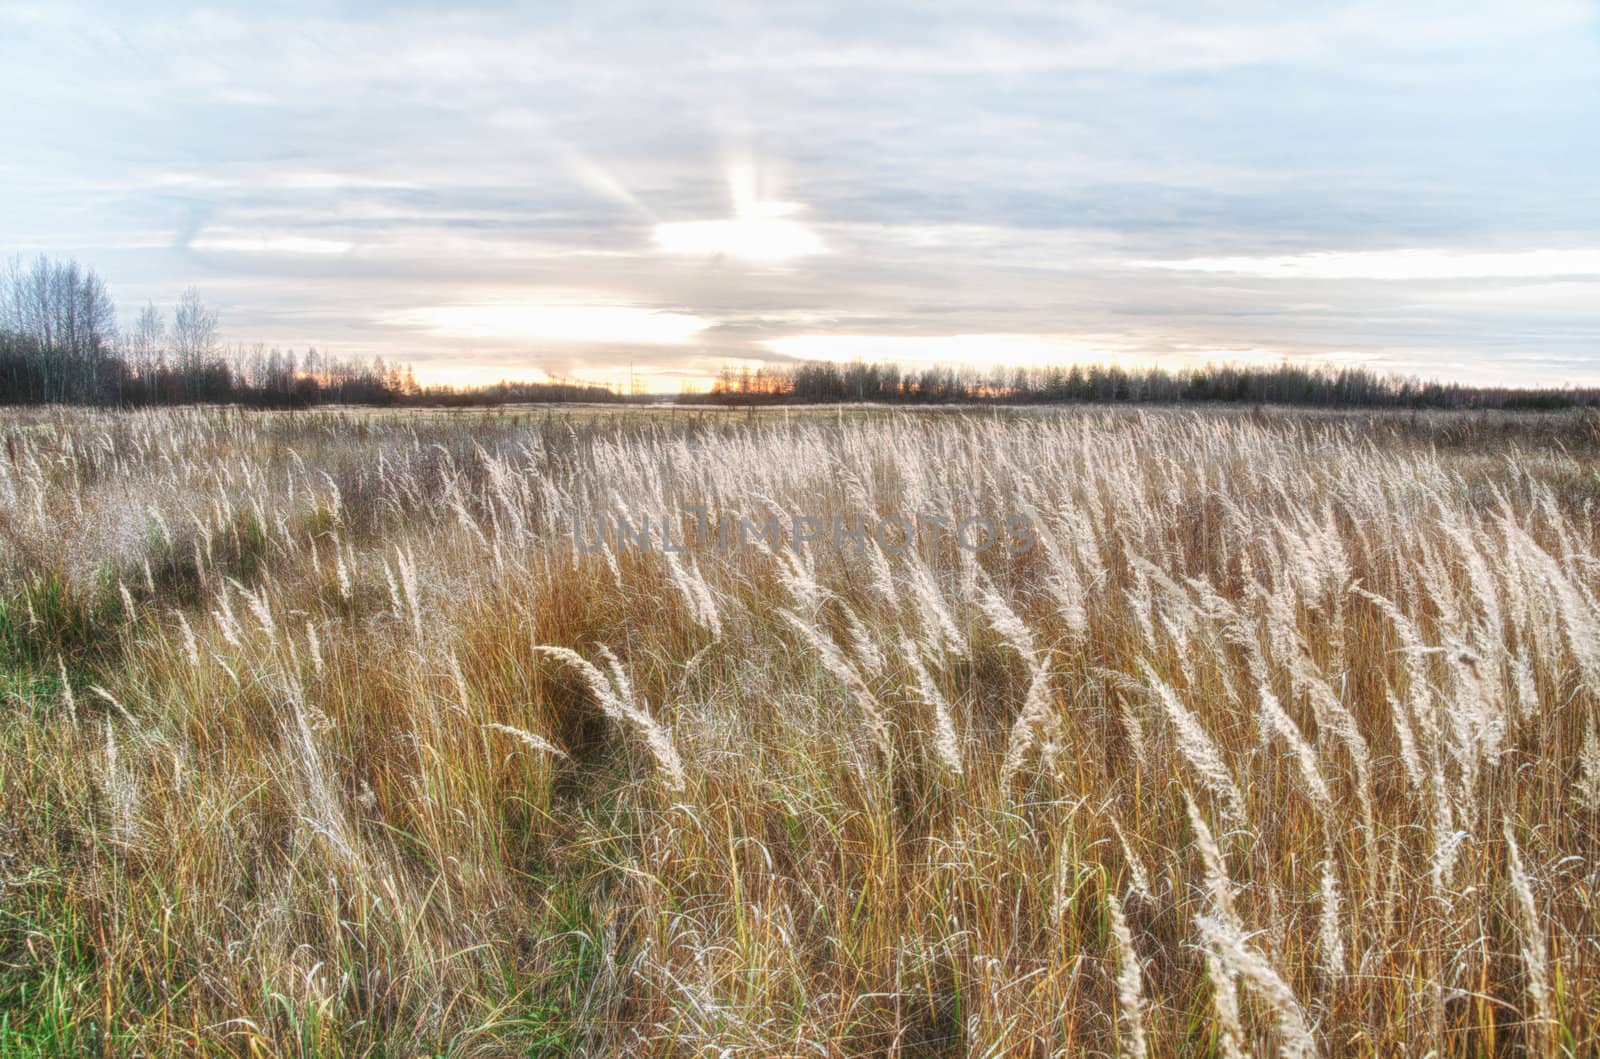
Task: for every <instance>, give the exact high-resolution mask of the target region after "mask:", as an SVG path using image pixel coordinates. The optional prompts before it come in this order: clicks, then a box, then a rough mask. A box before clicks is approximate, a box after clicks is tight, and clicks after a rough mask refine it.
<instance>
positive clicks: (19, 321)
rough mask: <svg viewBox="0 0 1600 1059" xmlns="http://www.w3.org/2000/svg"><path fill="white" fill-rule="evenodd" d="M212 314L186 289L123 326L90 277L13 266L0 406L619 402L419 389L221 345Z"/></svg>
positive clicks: (366, 371)
mask: <svg viewBox="0 0 1600 1059" xmlns="http://www.w3.org/2000/svg"><path fill="white" fill-rule="evenodd" d="M218 324H219V321H218V316H217V313H216V312H215V311H214V310H212V309H210V308H208V307H207V306H206V304H205V302H204V300H203V299H202V298H201V297H200V293H199V292H198V291H197V290H195V289H194V288H192V287H191V288H189V289H188V290H186V291H185V292H184V293H183V296H182V297H181V298H180V299H179V300H178V303H177V306H176V307H175V308H174V309H173V311H172V313H171V316H170V318H169V317H168V315H167V314H166V313H164V312H162V310H161V309H159V308H157V307H156V306H155V305H154V304H147V305H146V306H145V307H144V308H143V309H142V310H140V312H139V314H138V316H137V317H136V318H135V320H134V322H133V325H132V326H131V327H129V328H126V329H122V328H119V327H118V325H117V314H116V307H115V305H114V304H113V303H112V300H111V296H110V294H109V293H108V291H107V289H106V285H105V283H104V282H103V281H102V280H101V279H100V277H99V276H98V275H97V274H96V273H95V271H94V270H93V269H84V268H82V267H80V266H79V265H78V263H77V262H76V261H65V262H62V261H52V260H51V259H49V258H47V257H44V256H40V257H38V258H37V259H35V260H33V261H31V262H23V261H22V260H20V259H13V260H12V261H11V262H10V263H9V264H8V265H7V266H6V267H5V268H4V269H3V270H0V404H54V403H67V404H96V405H113V406H134V407H137V406H142V405H157V404H190V403H237V404H246V405H254V406H258V407H272V408H303V407H309V406H311V405H317V404H330V403H332V404H376V405H394V404H444V405H467V404H499V403H507V402H513V401H597V400H599V401H605V400H618V399H619V398H618V396H617V395H616V394H615V393H613V392H612V391H611V390H609V389H607V388H605V387H601V386H589V385H583V384H577V383H566V382H555V383H500V384H498V385H496V386H489V387H480V388H476V389H472V390H456V389H452V388H449V387H424V386H419V385H418V384H417V381H416V377H415V375H414V374H413V372H412V370H411V368H410V367H408V366H405V365H396V364H386V363H385V362H384V360H383V358H381V357H374V358H372V359H370V360H368V359H364V358H358V357H338V356H333V355H331V354H326V353H318V352H317V350H316V349H309V350H307V351H306V352H305V353H304V354H297V353H296V352H295V351H293V350H282V349H276V348H272V349H269V348H267V347H266V346H265V345H264V344H261V343H257V344H254V345H248V346H233V347H228V346H225V345H224V344H223V343H222V341H221V338H220V331H219V326H218Z"/></svg>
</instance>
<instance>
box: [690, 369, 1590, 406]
mask: <svg viewBox="0 0 1600 1059" xmlns="http://www.w3.org/2000/svg"><path fill="white" fill-rule="evenodd" d="M686 399H688V400H696V401H710V402H712V403H717V404H730V405H740V406H743V405H750V404H779V403H797V404H809V403H835V402H841V401H872V402H881V403H885V404H940V403H954V402H964V403H1004V404H1046V403H1067V402H1093V403H1122V402H1148V403H1163V404H1174V403H1183V402H1230V403H1258V404H1284V405H1306V406H1313V407H1320V408H1357V407H1359V408H1444V409H1475V408H1476V409H1507V410H1516V409H1522V410H1555V409H1561V408H1576V407H1597V406H1600V389H1593V388H1589V389H1579V388H1575V387H1567V388H1544V389H1523V388H1510V387H1479V386H1462V385H1458V384H1455V383H1440V382H1424V381H1421V380H1418V379H1413V378H1401V377H1395V376H1390V375H1385V374H1381V373H1379V372H1375V371H1370V370H1367V369H1365V368H1359V367H1350V368H1332V367H1323V366H1318V367H1303V366H1300V365H1296V364H1289V363H1284V364H1278V365H1274V366H1271V367H1234V366H1205V367H1197V368H1189V369H1184V370H1177V371H1174V370H1169V369H1166V368H1159V367H1151V368H1142V369H1128V368H1121V367H1116V366H1108V365H1087V366H1084V365H1071V366H1049V367H1039V368H1021V369H1006V368H996V369H990V370H981V369H976V368H962V367H929V368H924V369H922V370H920V371H904V370H902V369H901V368H899V367H897V366H896V365H893V364H877V363H869V362H863V361H857V362H855V363H848V364H842V363H832V362H817V361H807V362H804V363H798V364H788V365H776V366H770V367H761V368H757V369H755V370H751V369H749V368H742V369H739V370H734V369H732V368H727V369H724V370H723V372H722V373H721V374H720V375H719V376H718V378H717V380H716V382H715V383H713V385H712V388H711V392H710V393H709V394H706V395H698V396H695V397H691V398H686Z"/></svg>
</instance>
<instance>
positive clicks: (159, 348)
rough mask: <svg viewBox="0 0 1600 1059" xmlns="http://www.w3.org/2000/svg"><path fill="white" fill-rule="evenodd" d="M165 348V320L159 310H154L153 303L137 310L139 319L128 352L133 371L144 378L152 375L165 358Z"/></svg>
mask: <svg viewBox="0 0 1600 1059" xmlns="http://www.w3.org/2000/svg"><path fill="white" fill-rule="evenodd" d="M166 347H167V321H166V318H165V317H163V316H162V315H161V310H160V309H157V308H156V305H155V302H148V303H146V304H145V307H144V308H143V309H140V310H139V319H138V320H137V321H136V322H135V323H134V325H133V339H132V343H131V345H130V349H129V352H130V354H131V356H132V360H133V366H134V370H135V371H137V372H138V373H139V374H140V375H142V376H146V377H148V376H150V375H152V374H154V373H155V371H156V369H157V368H159V367H160V366H161V362H162V360H163V359H164V358H165V357H166V352H167V349H166Z"/></svg>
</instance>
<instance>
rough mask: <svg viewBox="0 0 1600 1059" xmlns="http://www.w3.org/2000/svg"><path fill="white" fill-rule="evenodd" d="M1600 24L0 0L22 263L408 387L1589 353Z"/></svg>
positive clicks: (1297, 6)
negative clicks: (626, 374) (948, 367)
mask: <svg viewBox="0 0 1600 1059" xmlns="http://www.w3.org/2000/svg"><path fill="white" fill-rule="evenodd" d="M1596 17H1597V12H1596V10H1595V8H1594V6H1593V4H1592V3H1591V2H1587V0H1530V2H1529V3H1527V4H1525V5H1522V6H1521V7H1519V8H1518V9H1517V10H1516V11H1511V10H1510V9H1508V8H1506V7H1505V6H1504V5H1503V4H1501V3H1498V2H1495V0H1458V2H1456V3H1449V4H1446V3H1444V2H1443V0H1422V2H1421V3H1418V4H1413V5H1407V6H1404V7H1403V8H1396V7H1395V6H1394V5H1389V4H1380V3H1378V2H1377V0H1336V2H1334V3H1332V4H1322V3H1317V4H1313V3H1310V2H1293V0H1291V2H1288V3H1268V2H1266V0H1245V2H1244V3H1240V4H1231V5H1226V10H1220V9H1214V8H1205V9H1201V8H1195V7H1193V6H1192V5H1184V4H1180V3H1177V2H1176V0H1140V2H1137V3H1133V4H1117V5H1113V4H1098V3H1086V4H1059V3H1055V2H1050V0H1013V2H1008V3H1004V4H998V5H997V4H994V3H976V2H955V3H950V4H939V5H935V6H933V7H929V6H928V5H921V4H911V3H899V2H884V3H873V4H866V5H860V4H855V5H834V4H826V3H825V4H818V5H801V6H798V7H797V6H793V5H790V6H787V7H784V6H774V5H747V4H736V3H722V2H714V0H706V2H694V0H690V2H686V3H684V4H680V5H676V6H675V7H674V8H673V16H672V18H671V19H663V18H661V17H660V16H659V12H658V11H657V10H656V9H655V8H653V7H651V6H647V5H645V4H643V3H640V2H630V0H622V2H620V3H618V4H615V5H612V6H610V7H608V8H607V9H606V10H605V12H604V13H583V12H579V13H576V14H574V13H572V12H558V11H556V10H555V9H554V8H550V7H548V6H543V7H541V6H539V5H533V6H531V7H524V8H520V9H519V8H514V7H511V6H503V5H499V4H493V3H481V4H479V3H467V4H463V5H454V6H452V7H451V8H450V9H449V10H448V11H446V10H443V9H442V8H435V7H434V6H432V5H430V4H427V3H408V4H404V5H400V6H398V7H393V6H390V7H381V6H378V5H368V4H360V5H355V6H344V7H339V8H337V9H335V8H326V7H322V8H312V7H307V6H299V7H291V8H288V9H274V10H262V9H259V8H258V7H253V6H246V5H243V4H228V3H219V4H213V5H210V6H208V8H206V9H205V10H202V11H194V12H188V13H178V14H172V13H169V12H167V11H166V10H165V9H161V8H158V7H157V6H156V5H153V4H149V3H145V2H140V0H134V2H132V3H129V4H127V5H122V6H119V7H117V8H116V9H115V10H112V9H99V8H90V7H88V6H76V5H74V4H73V3H72V0H63V2H62V3H60V4H51V5H48V6H45V5H32V6H29V5H17V4H10V5H5V4H0V19H4V20H5V26H6V30H7V32H6V33H3V34H0V98H5V99H8V100H13V101H15V103H16V105H14V106H10V107H7V108H5V113H4V116H3V117H0V131H3V132H4V134H5V136H6V142H7V144H8V148H7V156H6V158H5V159H4V160H0V166H3V167H4V173H5V182H6V185H7V190H8V194H7V195H6V196H5V197H3V198H0V232H4V233H6V236H5V237H6V239H7V245H5V246H3V247H0V254H3V253H5V252H12V251H22V250H28V251H30V252H31V251H33V250H43V251H47V252H50V253H54V254H58V255H61V256H70V255H77V256H78V257H79V258H80V259H82V260H85V261H86V262H87V263H90V264H94V265H95V266H97V267H98V268H99V269H100V271H101V272H102V274H103V275H104V277H105V278H106V280H107V282H108V284H109V285H110V287H111V289H112V291H113V293H114V294H115V295H116V296H117V297H118V298H120V299H123V302H122V304H123V306H124V308H125V310H126V311H127V312H128V313H129V314H131V313H132V312H134V311H136V310H137V307H138V306H139V305H141V304H142V303H143V302H144V300H145V299H146V298H153V299H155V300H156V301H157V302H158V303H163V302H170V301H171V299H172V298H173V297H175V296H176V293H177V292H178V291H181V290H182V289H183V288H184V287H185V286H187V285H189V284H191V283H193V284H197V285H199V286H200V288H201V290H202V292H203V294H204V295H205V296H206V297H207V299H208V301H210V302H211V303H212V304H213V305H215V306H216V307H217V308H218V309H219V310H221V313H222V320H223V326H224V329H225V331H226V334H227V335H228V337H229V338H230V339H233V340H240V341H256V340H261V341H265V342H268V343H282V344H291V343H293V344H296V345H299V346H303V345H305V344H307V343H308V342H314V343H315V344H317V346H318V347H319V348H331V349H336V350H338V351H340V352H346V353H382V354H384V355H385V356H389V357H393V358H399V359H404V360H410V361H413V362H414V363H416V365H417V366H418V368H419V369H422V370H424V371H425V372H426V371H434V370H437V371H447V370H449V369H450V368H451V366H452V365H457V366H467V367H473V366H476V367H478V368H481V369H482V370H483V371H490V372H495V373H503V374H504V375H505V376H507V377H517V376H518V375H519V373H520V374H522V375H524V376H526V377H538V373H540V372H543V371H550V372H557V373H560V374H564V375H572V374H574V373H575V372H576V370H577V369H583V370H588V371H592V372H598V373H609V374H611V375H612V376H613V377H614V376H615V373H617V372H618V371H620V370H625V369H626V366H627V364H628V362H629V361H630V360H637V361H638V362H639V365H638V366H639V368H641V369H643V368H649V369H651V371H652V372H654V373H656V374H658V375H660V376H661V377H672V378H678V377H685V376H687V377H694V376H695V375H696V374H700V375H704V374H707V373H714V372H715V370H716V367H717V365H718V364H719V363H720V362H721V361H722V360H724V359H726V360H728V361H746V360H748V361H761V360H785V359H792V358H794V357H805V356H846V357H853V356H857V355H860V356H883V357H889V358H892V359H901V358H906V359H909V360H911V361H913V362H918V363H925V362H928V361H929V360H935V361H941V362H942V361H948V360H954V359H966V358H967V357H969V356H970V357H974V358H978V359H980V360H983V359H984V358H997V359H1003V360H1005V361H1007V362H1011V363H1034V362H1038V361H1039V360H1040V359H1041V358H1049V359H1061V358H1076V357H1083V358H1089V359H1099V358H1101V356H1102V355H1103V354H1106V352H1107V351H1110V352H1111V353H1116V352H1117V351H1122V353H1123V354H1125V355H1128V356H1134V355H1138V356H1150V357H1180V356H1195V355H1201V354H1202V353H1204V351H1210V352H1211V353H1212V354H1215V355H1219V356H1221V355H1229V354H1230V351H1232V353H1235V354H1238V355H1240V356H1246V355H1249V356H1255V355H1265V356H1269V357H1276V356H1280V355H1283V356H1295V357H1318V356H1331V355H1340V356H1346V355H1348V356H1365V357H1368V358H1369V359H1371V360H1372V362H1374V363H1380V364H1382V365H1384V366H1392V365H1396V364H1400V363H1404V364H1406V365H1415V364H1422V365H1426V364H1427V363H1429V362H1430V358H1433V359H1432V363H1435V364H1436V365H1437V366H1438V371H1439V372H1441V373H1456V372H1460V373H1466V372H1469V371H1470V372H1473V373H1477V374H1479V375H1490V374H1493V373H1494V372H1495V371H1497V370H1500V369H1499V368H1497V367H1496V366H1497V365H1500V364H1503V363H1507V360H1506V358H1508V357H1511V356H1516V357H1518V358H1523V359H1519V360H1517V361H1516V369H1515V371H1516V374H1517V376H1518V377H1519V378H1524V379H1527V380H1529V381H1532V380H1538V381H1548V382H1560V381H1567V380H1571V381H1589V382H1595V381H1600V352H1597V350H1600V342H1597V338H1600V335H1597V318H1596V315H1595V312H1594V309H1593V308H1592V297H1590V295H1589V292H1588V291H1587V290H1586V289H1584V288H1586V287H1587V286H1591V285H1592V284H1591V283H1587V282H1580V281H1585V280H1589V279H1590V278H1592V277H1595V276H1597V275H1600V271H1597V266H1596V263H1595V258H1596V256H1597V254H1600V251H1597V250H1595V249H1594V248H1592V247H1590V246H1583V245H1574V234H1573V233H1581V232H1591V231H1600V195H1597V194H1596V193H1595V190H1594V187H1593V180H1592V177H1591V175H1590V174H1592V173H1594V172H1596V171H1600V140H1596V139H1595V138H1593V137H1587V138H1586V137H1582V136H1577V135H1574V130H1576V129H1583V128H1586V127H1587V123H1589V122H1591V121H1592V115H1593V114H1594V113H1595V112H1596V110H1597V109H1600V81H1597V80H1596V78H1595V77H1594V76H1593V71H1594V70H1596V69H1600V35H1597V34H1596V33H1595V32H1594V30H1595V26H1596ZM618 25H630V26H633V27H635V29H636V30H637V31H636V32H629V33H627V34H618V33H617V32H616V31H615V27H616V26H618ZM1513 45H1514V46H1513ZM1528 55H1537V56H1538V57H1539V58H1538V62H1528V61H1527V58H1526V57H1527V56H1528ZM64 67H70V68H71V69H73V71H74V76H73V77H71V78H62V77H59V76H57V74H58V71H59V69H61V68H64ZM1397 248H1400V249H1397ZM1312 285H1314V287H1313V286H1312ZM1557 285H1559V286H1557ZM552 291H565V292H567V293H568V294H571V295H572V297H571V298H568V297H566V296H565V295H563V296H562V297H556V296H555V295H553V294H551V293H550V292H552ZM529 292H533V293H531V294H530V293H529ZM430 314H431V315H430ZM1252 351H1258V352H1252ZM1259 351H1265V352H1264V353H1261V352H1259ZM1463 365H1465V367H1463ZM1407 370H1422V371H1423V373H1424V374H1426V373H1427V372H1426V369H1425V368H1423V369H1413V368H1410V367H1408V368H1407ZM674 373H676V374H674Z"/></svg>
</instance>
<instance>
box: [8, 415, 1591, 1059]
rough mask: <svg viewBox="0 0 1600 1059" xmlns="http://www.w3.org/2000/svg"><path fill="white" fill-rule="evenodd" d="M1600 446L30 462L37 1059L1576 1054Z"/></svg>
mask: <svg viewBox="0 0 1600 1059" xmlns="http://www.w3.org/2000/svg"><path fill="white" fill-rule="evenodd" d="M1597 504H1600V417H1595V416H1594V415H1593V414H1592V413H1591V414H1589V415H1587V416H1582V415H1578V414H1570V415H1568V414H1559V415H1558V414H1551V415H1547V416H1539V415H1526V416H1518V415H1512V414H1486V415H1470V414H1432V415H1409V414H1398V413H1396V414H1383V415H1334V414H1314V413H1289V412H1273V411H1261V410H1253V411H1216V412H1199V411H1145V412H1135V411H1128V410H1122V411H1109V410H1078V411H1069V412H1049V413H1038V414H1032V413H1017V412H1013V413H995V412H987V411H986V412H979V413H961V412H957V413H895V412H888V411H881V410H880V411H863V412H853V413H839V412H834V411H831V410H830V411H810V412H794V413H784V412H781V411H776V412H762V413H758V414H751V415H746V414H743V413H733V414H707V413H684V412H681V411H680V412H677V413H670V412H666V411H640V412H632V413H621V412H599V411H592V410H576V411H566V412H563V411H558V410H543V409H528V410H522V411H518V412H514V413H510V414H452V415H433V416H429V415H423V414H384V413H376V412H363V413H297V414H268V413H255V414H251V413H242V412H239V411H237V410H207V411H197V410H184V411H164V412H141V413H111V412H89V411H73V412H63V411H52V412H31V413H24V412H17V411H15V410H10V411H7V412H5V413H4V418H3V419H0V697H3V705H0V1055H7V1056H10V1055H77V1054H84V1053H91V1054H93V1053H102V1054H110V1055H135V1054H139V1055H150V1054H168V1053H183V1054H230V1055H232V1054H237V1055H249V1056H263V1055H321V1056H333V1055H385V1056H412V1055H423V1054H426V1055H431V1054H435V1053H438V1054H448V1055H482V1056H502V1055H559V1054H581V1055H611V1054H635V1055H686V1056H687V1055H727V1056H737V1055H749V1056H791V1055H792V1056H803V1055H813V1056H843V1055H883V1056H891V1055H898V1056H960V1055H981V1056H996V1057H999V1056H1045V1055H1079V1054H1099V1055H1112V1054H1125V1055H1133V1056H1144V1055H1150V1056H1177V1055H1185V1056H1187V1055H1207V1054H1214V1055H1221V1056H1233V1055H1242V1054H1245V1053H1246V1052H1248V1053H1250V1054H1253V1055H1257V1056H1263V1055H1271V1054H1280V1053H1281V1054H1289V1055H1311V1054H1322V1055H1341V1056H1343V1055H1357V1056H1359V1055H1399V1054H1414V1055H1421V1054H1424V1053H1427V1052H1428V1051H1430V1050H1436V1051H1437V1052H1439V1053H1441V1054H1447V1055H1488V1054H1521V1053H1525V1054H1533V1055H1558V1054H1592V1051H1593V1049H1595V1048H1596V1047H1597V1042H1600V901H1597V893H1596V891H1597V888H1600V716H1597V714H1600V603H1597V600H1600V525H1597V510H1596V506H1597Z"/></svg>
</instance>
